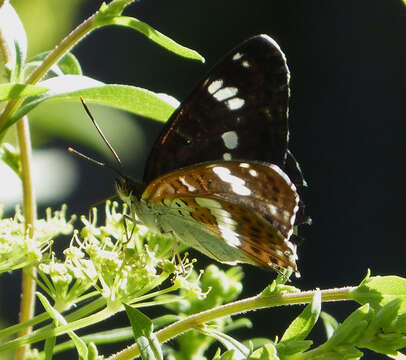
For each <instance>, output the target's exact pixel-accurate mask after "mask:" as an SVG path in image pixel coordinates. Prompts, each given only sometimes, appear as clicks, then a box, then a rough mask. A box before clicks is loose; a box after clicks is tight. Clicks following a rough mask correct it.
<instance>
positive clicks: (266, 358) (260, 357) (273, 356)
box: [247, 344, 279, 360]
mask: <svg viewBox="0 0 406 360" xmlns="http://www.w3.org/2000/svg"><path fill="white" fill-rule="evenodd" d="M247 360H279V357H278V354H277V352H276V349H275V346H274V345H273V344H266V345H265V346H264V347H262V348H260V349H257V350H255V351H254V352H253V353H252V354H251V355H250V356H249V357H248V358H247Z"/></svg>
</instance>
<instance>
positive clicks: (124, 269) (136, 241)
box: [38, 202, 200, 311]
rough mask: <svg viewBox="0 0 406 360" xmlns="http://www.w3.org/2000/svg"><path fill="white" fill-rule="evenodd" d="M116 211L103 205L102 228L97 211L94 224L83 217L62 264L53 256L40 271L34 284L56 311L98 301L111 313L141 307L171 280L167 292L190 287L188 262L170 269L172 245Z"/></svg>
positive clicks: (171, 240)
mask: <svg viewBox="0 0 406 360" xmlns="http://www.w3.org/2000/svg"><path fill="white" fill-rule="evenodd" d="M118 210H119V206H118V204H117V203H116V202H113V203H111V202H107V203H106V207H105V224H104V225H102V226H98V224H97V223H98V216H97V211H96V209H94V210H93V213H92V220H89V219H87V218H86V217H84V216H82V217H81V221H82V223H83V224H84V227H83V228H82V229H81V230H80V231H77V230H75V231H74V234H73V237H72V240H71V242H70V246H69V247H68V248H67V249H66V250H65V251H64V255H65V259H64V260H63V261H60V260H58V259H56V257H55V256H54V255H53V254H51V255H50V256H49V257H48V259H47V260H46V261H45V260H44V261H43V262H42V263H41V264H40V265H39V266H38V270H39V277H38V283H39V285H40V286H41V287H42V288H43V290H44V291H46V292H47V293H48V295H50V296H51V297H52V298H53V299H54V301H55V305H54V306H55V308H56V309H58V310H59V311H62V310H65V309H67V308H69V307H71V306H72V305H73V304H74V303H77V302H78V301H81V300H83V299H85V298H87V297H91V296H94V295H102V296H103V297H104V298H105V299H106V301H107V304H108V306H110V308H111V309H112V310H113V309H114V308H115V307H121V306H122V303H127V304H131V303H135V302H138V301H140V297H141V296H143V298H145V296H144V295H145V294H147V293H149V292H150V291H151V290H152V289H154V288H156V287H157V286H159V285H161V284H162V283H163V282H164V281H165V280H167V279H168V278H169V277H173V278H177V279H182V282H180V281H176V282H175V283H174V285H172V284H171V285H170V286H169V287H168V290H169V289H170V290H171V291H173V290H176V289H177V288H179V287H180V285H179V284H181V283H182V284H183V283H185V282H186V283H188V280H187V278H188V275H189V274H190V272H191V269H192V265H191V263H189V262H188V260H187V259H186V258H185V259H184V260H183V262H184V263H183V264H178V265H175V264H173V262H172V257H173V254H172V253H173V251H172V248H173V239H172V238H168V237H165V236H162V235H159V234H154V233H151V232H149V231H147V229H146V228H145V227H143V226H139V225H136V224H134V223H133V222H131V221H130V222H129V221H128V220H125V219H126V216H127V207H126V206H125V205H124V207H123V210H122V212H120V211H118ZM124 221H126V225H124ZM161 291H162V290H161ZM199 291H200V289H199Z"/></svg>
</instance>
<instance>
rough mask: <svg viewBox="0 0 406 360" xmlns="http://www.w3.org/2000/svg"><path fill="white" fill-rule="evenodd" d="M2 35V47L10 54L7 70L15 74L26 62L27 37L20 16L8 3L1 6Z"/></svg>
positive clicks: (0, 25)
mask: <svg viewBox="0 0 406 360" xmlns="http://www.w3.org/2000/svg"><path fill="white" fill-rule="evenodd" d="M0 33H1V38H2V41H3V43H2V47H3V48H4V49H5V51H7V52H8V53H9V57H8V60H7V63H6V69H8V71H9V75H10V74H11V72H15V69H16V67H19V66H21V65H22V64H23V63H24V62H25V59H26V56H27V36H26V33H25V30H24V26H23V24H22V22H21V20H20V18H19V16H18V15H17V13H16V12H15V10H14V8H13V7H12V6H11V4H10V2H8V1H5V2H3V3H2V4H1V6H0ZM17 73H18V71H17ZM16 75H18V74H16ZM17 80H18V79H17Z"/></svg>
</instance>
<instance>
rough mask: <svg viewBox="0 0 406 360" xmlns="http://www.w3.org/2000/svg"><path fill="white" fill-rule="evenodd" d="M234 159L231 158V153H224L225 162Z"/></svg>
mask: <svg viewBox="0 0 406 360" xmlns="http://www.w3.org/2000/svg"><path fill="white" fill-rule="evenodd" d="M231 159H232V157H231V154H230V153H224V154H223V160H227V161H228V160H231Z"/></svg>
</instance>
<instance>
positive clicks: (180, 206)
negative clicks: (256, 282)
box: [142, 161, 298, 271]
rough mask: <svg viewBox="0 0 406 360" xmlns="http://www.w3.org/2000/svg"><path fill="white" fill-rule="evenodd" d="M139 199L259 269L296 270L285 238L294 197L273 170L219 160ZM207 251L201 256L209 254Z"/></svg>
mask: <svg viewBox="0 0 406 360" xmlns="http://www.w3.org/2000/svg"><path fill="white" fill-rule="evenodd" d="M142 200H143V201H146V202H147V203H148V204H149V206H151V207H153V206H154V205H156V204H164V205H165V206H167V207H168V214H171V215H172V216H178V217H182V218H184V221H188V220H189V221H193V222H195V223H198V224H200V225H201V226H202V227H204V228H206V230H207V231H208V232H210V233H212V234H214V235H216V236H217V237H218V238H219V239H220V240H222V241H224V242H225V243H227V244H228V245H229V246H230V247H235V248H238V249H240V250H242V251H243V252H244V253H245V254H247V255H248V256H249V258H251V259H253V262H254V263H255V264H257V265H260V266H264V267H271V268H279V267H286V268H287V267H289V268H292V269H293V270H294V271H297V269H296V265H295V263H294V257H295V253H294V248H293V245H292V244H291V242H290V241H289V237H290V235H291V233H292V228H293V223H294V220H295V215H296V212H297V209H298V195H297V193H296V190H295V186H294V185H293V184H292V183H291V182H290V180H289V179H288V178H287V176H286V175H285V174H284V173H283V172H282V171H281V170H280V169H279V168H278V167H277V166H275V165H271V164H265V163H259V162H241V161H220V162H215V163H203V164H198V165H195V166H192V167H188V168H184V169H178V170H176V171H174V172H171V173H168V174H166V175H164V176H162V177H159V178H158V179H156V180H155V181H153V182H152V183H151V184H150V185H149V186H148V187H147V188H146V190H145V191H144V193H143V195H142ZM202 246H205V245H204V244H202ZM208 248H209V249H206V250H207V251H203V252H205V253H206V254H207V253H210V247H209V246H208ZM200 250H201V251H202V249H200ZM209 256H210V254H209ZM212 257H215V255H213V256H212ZM233 259H234V258H233ZM233 259H231V260H233ZM220 260H222V261H227V259H224V258H223V259H220ZM231 260H230V261H231ZM239 260H241V259H239ZM246 262H249V261H246Z"/></svg>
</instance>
